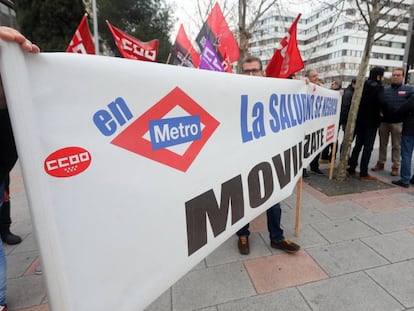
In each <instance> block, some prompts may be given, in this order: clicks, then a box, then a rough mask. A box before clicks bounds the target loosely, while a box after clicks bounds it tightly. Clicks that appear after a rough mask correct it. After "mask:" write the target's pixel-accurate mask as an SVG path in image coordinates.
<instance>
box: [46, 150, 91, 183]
mask: <svg viewBox="0 0 414 311" xmlns="http://www.w3.org/2000/svg"><path fill="white" fill-rule="evenodd" d="M91 161H92V159H91V154H90V153H89V151H87V150H85V149H83V148H81V147H67V148H62V149H59V150H57V151H55V152H53V153H51V154H50V155H49V156H48V157H47V158H46V160H45V162H44V169H45V171H46V173H48V174H49V175H50V176H53V177H72V176H75V175H78V174H80V173H82V172H83V171H85V170H86V169H87V168H88V167H89V165H90V164H91Z"/></svg>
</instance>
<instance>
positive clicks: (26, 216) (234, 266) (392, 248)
mask: <svg viewBox="0 0 414 311" xmlns="http://www.w3.org/2000/svg"><path fill="white" fill-rule="evenodd" d="M376 159H377V157H376V155H375V154H374V155H373V156H372V162H375V161H376ZM321 167H322V168H323V169H325V170H326V169H327V166H321ZM389 173H390V171H389V170H385V171H383V172H379V173H377V172H376V173H375V176H377V177H379V178H380V179H381V181H382V182H384V183H385V184H386V185H387V186H386V187H384V188H381V189H374V190H370V191H364V192H360V193H350V194H345V195H335V196H328V195H326V194H324V193H323V192H321V191H318V190H317V187H316V188H315V187H311V186H310V185H309V184H311V183H310V182H309V184H308V183H306V182H305V183H304V184H303V192H302V207H301V221H300V234H299V237H295V236H294V230H293V229H294V222H295V209H296V195H295V194H293V195H292V196H291V197H289V198H288V199H287V200H285V201H283V202H282V213H283V214H282V223H283V228H284V230H285V235H286V237H287V238H290V239H292V240H293V241H295V242H297V243H299V244H300V245H301V246H302V250H301V251H299V252H298V253H296V254H294V255H289V254H285V253H283V252H281V251H277V250H274V249H272V248H270V246H269V238H268V233H267V229H266V217H265V215H261V216H260V217H258V218H257V219H255V220H254V221H253V222H252V223H251V230H252V235H251V238H250V244H251V253H250V254H249V255H247V256H243V255H240V254H239V253H238V250H237V245H236V244H237V238H236V237H231V238H230V239H229V240H228V241H226V242H225V243H224V244H223V245H221V246H220V247H219V248H218V249H217V250H216V251H214V252H213V253H212V254H210V255H209V256H208V257H207V258H205V259H204V260H203V261H202V262H200V263H199V264H198V265H197V266H196V267H195V268H194V269H193V270H191V271H190V272H189V273H187V274H186V275H185V276H184V277H183V278H181V279H180V280H179V281H177V282H176V283H175V284H174V285H173V286H172V287H171V288H170V289H168V290H167V291H166V292H165V293H164V294H162V295H161V296H160V297H159V298H158V299H157V300H156V301H154V303H153V304H151V305H150V306H149V307H148V308H147V309H146V311H195V310H198V311H230V310H233V311H236V310H237V311H240V310H242V311H243V310H246V311H247V310H249V311H268V310H269V311H270V310H271V311H277V310H283V311H290V310H291V311H302V310H303V311H305V310H306V311H316V310H319V311H359V310H361V311H369V310H373V311H374V310H375V311H393V310H411V311H414V187H410V188H408V189H405V188H400V187H396V186H393V185H391V183H390V182H391V180H394V179H396V178H395V177H391V176H390V175H389ZM309 178H310V179H315V178H321V177H320V176H316V175H313V174H311V176H310V177H309ZM322 178H327V177H326V176H324V177H322ZM324 182H325V181H324ZM357 182H359V183H362V182H361V181H357ZM388 186H389V187H388ZM11 191H12V213H13V227H12V229H13V232H15V233H17V234H19V235H21V236H22V238H23V242H22V243H21V244H19V245H16V246H9V245H5V250H6V254H7V262H8V286H9V288H8V300H9V306H10V308H9V310H10V311H47V310H49V307H48V304H47V294H46V289H45V286H44V284H43V276H42V275H36V274H35V268H36V267H37V265H39V258H38V255H39V254H38V251H37V246H36V241H35V239H34V237H33V234H32V227H31V220H30V213H29V210H28V206H27V200H26V196H25V191H24V186H23V181H22V177H21V172H20V169H19V167H18V166H17V167H16V168H15V169H14V170H13V174H12V178H11ZM166 264H168V261H167V259H166ZM57 311H59V310H57ZM91 311H95V310H91ZM108 311H109V310H108Z"/></svg>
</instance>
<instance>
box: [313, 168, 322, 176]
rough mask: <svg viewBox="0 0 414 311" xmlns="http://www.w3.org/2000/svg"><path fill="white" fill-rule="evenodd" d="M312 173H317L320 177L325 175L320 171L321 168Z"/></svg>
mask: <svg viewBox="0 0 414 311" xmlns="http://www.w3.org/2000/svg"><path fill="white" fill-rule="evenodd" d="M311 171H312V172H313V173H315V174H318V175H324V173H323V172H322V171H321V170H320V169H319V168H316V169H314V170H313V169H311Z"/></svg>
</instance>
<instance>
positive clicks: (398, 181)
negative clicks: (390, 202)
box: [392, 180, 410, 188]
mask: <svg viewBox="0 0 414 311" xmlns="http://www.w3.org/2000/svg"><path fill="white" fill-rule="evenodd" d="M392 183H393V184H394V185H397V186H400V187H404V188H408V187H409V186H410V185H409V184H404V183H403V182H402V181H401V180H393V181H392Z"/></svg>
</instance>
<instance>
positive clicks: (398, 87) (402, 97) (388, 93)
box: [372, 68, 414, 176]
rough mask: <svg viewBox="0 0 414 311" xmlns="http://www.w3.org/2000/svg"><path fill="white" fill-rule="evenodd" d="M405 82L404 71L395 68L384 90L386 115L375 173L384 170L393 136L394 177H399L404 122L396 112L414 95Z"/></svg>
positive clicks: (380, 132) (381, 131)
mask: <svg viewBox="0 0 414 311" xmlns="http://www.w3.org/2000/svg"><path fill="white" fill-rule="evenodd" d="M403 81H404V69H403V68H395V69H394V70H393V71H392V77H391V85H390V86H387V87H386V88H385V89H384V104H385V106H384V111H383V114H384V115H383V119H382V120H381V124H380V126H379V130H378V133H379V138H380V147H379V157H378V162H377V164H376V165H375V166H374V167H373V168H372V170H373V171H382V170H383V169H384V163H385V162H386V160H387V147H388V140H389V136H390V135H391V146H392V149H391V160H392V168H391V175H392V176H398V170H399V169H400V160H401V158H400V154H401V131H402V120H401V117H400V115H399V114H398V113H396V112H397V111H398V109H399V108H400V107H401V106H402V105H403V104H404V103H405V102H406V101H407V99H408V98H409V97H410V96H411V95H412V94H414V87H412V86H411V85H407V84H403Z"/></svg>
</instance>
